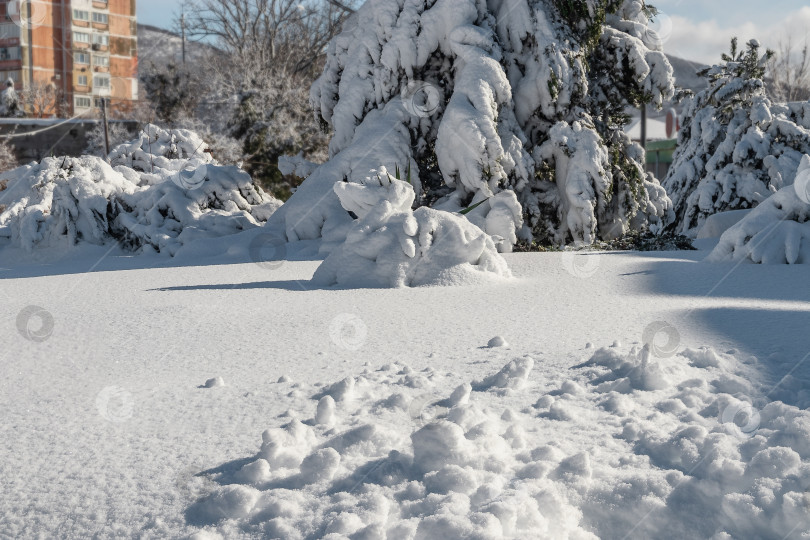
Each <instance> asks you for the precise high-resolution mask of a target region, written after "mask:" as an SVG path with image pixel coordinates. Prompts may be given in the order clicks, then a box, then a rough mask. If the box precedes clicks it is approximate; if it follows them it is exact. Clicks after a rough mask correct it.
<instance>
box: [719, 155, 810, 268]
mask: <svg viewBox="0 0 810 540" xmlns="http://www.w3.org/2000/svg"><path fill="white" fill-rule="evenodd" d="M808 221H810V156H807V155H805V156H804V157H803V158H802V161H801V164H800V165H799V168H798V171H797V172H796V180H795V183H794V184H793V185H790V186H788V187H785V188H782V189H781V190H779V191H778V192H777V193H775V194H773V195H771V196H770V197H768V198H767V199H766V200H765V201H763V202H762V203H760V204H759V206H757V207H756V208H754V209H753V210H751V211H750V212H749V213H748V214H746V216H745V217H744V218H743V219H741V220H740V221H739V222H738V223H737V224H736V225H734V226H732V227H730V228H729V229H728V230H727V231H726V232H725V233H723V235H722V236H721V237H720V242H719V244H718V245H717V247H716V248H715V249H714V251H712V253H711V254H710V255H709V257H708V258H707V260H708V261H711V262H725V261H748V262H754V263H763V264H785V263H787V264H810V223H807V222H808Z"/></svg>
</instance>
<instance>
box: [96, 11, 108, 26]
mask: <svg viewBox="0 0 810 540" xmlns="http://www.w3.org/2000/svg"><path fill="white" fill-rule="evenodd" d="M108 21H109V18H108V17H107V14H106V13H96V12H95V11H94V12H93V22H95V23H101V24H107V22H108Z"/></svg>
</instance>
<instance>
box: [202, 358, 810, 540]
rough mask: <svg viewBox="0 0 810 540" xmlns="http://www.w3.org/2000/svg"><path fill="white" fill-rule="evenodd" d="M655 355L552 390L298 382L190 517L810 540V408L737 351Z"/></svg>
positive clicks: (294, 530) (409, 378) (258, 526)
mask: <svg viewBox="0 0 810 540" xmlns="http://www.w3.org/2000/svg"><path fill="white" fill-rule="evenodd" d="M653 353H654V350H653V351H652V352H651V349H650V347H649V346H647V347H645V348H644V349H642V350H640V351H639V350H636V349H634V350H631V351H629V352H624V353H623V352H621V351H620V350H619V349H618V348H610V349H600V350H597V351H596V352H594V353H593V354H592V356H591V357H590V359H588V360H587V361H586V362H584V363H583V364H581V365H580V366H576V367H575V368H574V369H572V370H570V371H569V373H568V375H569V378H568V379H565V380H553V381H547V380H545V378H544V377H543V376H538V375H537V374H536V371H534V370H533V366H534V364H535V362H534V361H533V360H532V359H531V358H528V357H523V358H517V359H514V360H512V361H510V362H508V363H507V364H506V366H504V368H503V369H501V370H500V371H497V372H496V373H493V374H492V375H491V376H489V377H486V378H484V379H483V380H482V381H481V382H479V383H473V384H472V385H471V384H469V383H462V384H459V381H458V379H457V378H456V376H455V375H454V374H452V373H446V374H445V373H440V372H437V371H435V370H434V369H432V368H425V369H424V370H422V371H419V372H416V371H414V370H412V369H411V368H410V367H408V366H407V365H405V364H402V363H397V364H389V365H385V366H383V367H380V368H379V369H376V370H370V369H366V370H365V371H364V372H363V373H362V374H360V375H358V376H355V377H351V378H350V380H351V387H352V395H351V399H344V400H340V401H338V400H336V399H334V400H333V399H331V397H330V396H328V395H327V396H325V395H324V391H323V390H319V388H321V385H312V386H310V385H304V384H300V385H293V386H294V387H295V388H294V389H293V392H292V393H291V394H290V396H300V397H298V398H297V400H296V401H295V403H294V406H293V408H292V409H290V410H289V411H288V413H286V416H287V418H286V420H285V421H284V422H283V424H282V425H281V426H280V427H276V428H271V429H268V430H267V431H265V432H264V433H263V435H262V443H261V447H260V449H259V451H258V453H257V454H256V455H255V456H253V457H252V458H250V459H247V460H243V461H240V462H238V465H236V466H233V465H230V466H225V467H219V468H216V469H212V472H210V473H209V477H210V478H212V479H213V480H215V481H216V482H218V483H219V484H220V485H221V487H219V488H217V489H215V490H214V491H213V492H211V493H210V494H209V495H207V496H205V497H203V498H202V499H200V500H199V501H197V502H196V503H194V504H193V505H191V506H190V507H189V508H188V510H187V518H188V519H189V521H190V522H192V523H195V524H197V525H198V526H200V527H205V529H204V530H205V531H206V532H207V533H219V534H222V535H223V536H225V537H229V536H238V535H242V534H246V535H251V536H262V537H266V538H289V539H295V538H314V537H318V538H321V537H329V538H345V537H349V538H389V539H412V538H549V537H554V538H597V537H609V538H622V537H625V536H628V535H629V536H632V537H647V538H649V537H661V536H672V537H681V538H687V537H688V538H709V537H713V538H726V537H734V538H740V537H751V536H756V537H774V538H787V537H793V538H798V537H799V535H800V534H801V533H802V532H803V531H806V530H808V528H810V514H808V512H807V505H808V499H807V493H806V492H807V489H808V488H809V487H810V483H809V482H810V481H808V478H810V412H808V411H804V410H800V409H798V408H797V407H794V406H790V405H786V404H784V403H781V402H768V401H767V400H765V399H763V396H761V395H760V394H758V393H757V391H756V390H755V388H754V387H753V386H752V383H751V380H750V378H748V377H747V375H746V374H744V373H741V372H740V373H738V372H736V371H735V369H737V368H736V366H739V365H740V364H739V363H738V362H737V360H736V359H734V358H733V357H730V356H728V355H725V354H719V353H716V352H715V351H712V350H710V349H700V350H691V349H687V350H685V351H683V352H682V353H681V354H678V355H675V356H672V357H668V358H665V359H661V358H656V357H655V356H654V354H653ZM504 354H507V353H504ZM504 360H505V358H504ZM493 371H495V370H493ZM288 384H289V383H284V385H285V386H280V388H279V391H281V392H284V391H286V389H287V388H289V386H288ZM340 386H342V387H345V386H346V383H345V380H344V381H342V382H341V383H340ZM453 387H456V390H455V391H452V392H450V391H449V390H448V388H453ZM307 396H311V397H307ZM443 396H449V397H447V398H446V399H442V397H443ZM538 398H539V399H538ZM325 400H326V401H327V403H326V404H324V402H325ZM697 508H699V509H700V510H699V512H700V514H699V515H700V519H695V515H696V514H695V512H696V509H697Z"/></svg>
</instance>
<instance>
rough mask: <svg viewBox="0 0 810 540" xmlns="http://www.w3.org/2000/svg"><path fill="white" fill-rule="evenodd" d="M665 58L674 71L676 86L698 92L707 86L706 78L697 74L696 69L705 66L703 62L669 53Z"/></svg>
mask: <svg viewBox="0 0 810 540" xmlns="http://www.w3.org/2000/svg"><path fill="white" fill-rule="evenodd" d="M667 59H668V60H669V63H670V64H672V69H673V70H674V71H675V84H676V85H677V86H679V87H681V88H688V89H689V90H692V91H693V92H699V91H701V90H703V89H704V88H706V87H708V86H709V85H708V83H707V82H706V79H704V78H703V77H698V75H697V72H698V71H700V70H701V69H703V68H705V67H707V66H706V65H705V64H701V63H699V62H692V61H691V60H684V59H683V58H678V57H677V56H670V55H667Z"/></svg>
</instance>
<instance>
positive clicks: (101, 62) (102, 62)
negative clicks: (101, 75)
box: [93, 56, 110, 67]
mask: <svg viewBox="0 0 810 540" xmlns="http://www.w3.org/2000/svg"><path fill="white" fill-rule="evenodd" d="M93 65H94V66H100V67H109V65H110V59H109V57H107V56H93Z"/></svg>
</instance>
